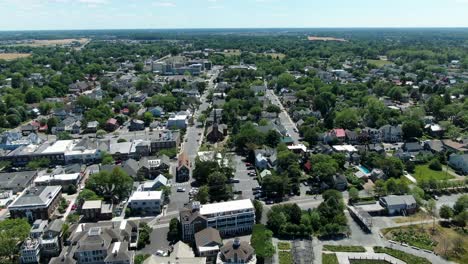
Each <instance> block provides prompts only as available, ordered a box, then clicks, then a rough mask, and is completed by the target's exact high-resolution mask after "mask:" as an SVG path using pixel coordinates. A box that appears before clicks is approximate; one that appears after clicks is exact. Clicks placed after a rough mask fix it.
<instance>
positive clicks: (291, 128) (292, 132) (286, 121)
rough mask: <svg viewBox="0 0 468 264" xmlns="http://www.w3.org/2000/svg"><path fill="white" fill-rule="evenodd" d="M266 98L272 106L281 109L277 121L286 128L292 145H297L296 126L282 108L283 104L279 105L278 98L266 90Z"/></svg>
mask: <svg viewBox="0 0 468 264" xmlns="http://www.w3.org/2000/svg"><path fill="white" fill-rule="evenodd" d="M266 97H267V98H268V99H270V101H271V103H272V104H273V105H276V106H278V107H279V108H280V109H281V112H280V114H279V116H278V117H279V119H280V121H281V124H282V125H283V126H284V128H286V130H287V131H288V134H289V136H290V137H291V138H292V139H293V140H294V144H298V143H299V138H300V136H299V133H298V132H296V131H298V130H297V127H296V124H295V123H294V122H293V121H292V119H291V117H290V116H289V114H288V112H287V111H286V109H285V108H284V107H283V104H281V102H280V100H279V98H278V96H277V95H276V94H275V92H274V91H273V90H267V91H266Z"/></svg>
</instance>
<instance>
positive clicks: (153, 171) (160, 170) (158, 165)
mask: <svg viewBox="0 0 468 264" xmlns="http://www.w3.org/2000/svg"><path fill="white" fill-rule="evenodd" d="M139 165H140V170H139V171H138V176H139V178H147V179H153V178H154V177H156V176H158V175H160V174H164V173H168V172H169V168H170V166H171V161H170V159H169V157H168V156H166V155H161V156H160V157H142V158H141V159H140V161H139Z"/></svg>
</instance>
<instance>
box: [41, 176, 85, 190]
mask: <svg viewBox="0 0 468 264" xmlns="http://www.w3.org/2000/svg"><path fill="white" fill-rule="evenodd" d="M81 177H82V174H81V173H67V174H51V175H42V176H38V177H37V178H36V179H35V180H34V184H35V185H36V186H46V185H60V186H62V188H68V187H69V186H70V185H74V186H77V185H78V183H79V182H80V180H81Z"/></svg>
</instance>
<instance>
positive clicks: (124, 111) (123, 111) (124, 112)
mask: <svg viewBox="0 0 468 264" xmlns="http://www.w3.org/2000/svg"><path fill="white" fill-rule="evenodd" d="M128 113H130V110H128V108H124V109H122V114H128Z"/></svg>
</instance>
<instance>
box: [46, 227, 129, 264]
mask: <svg viewBox="0 0 468 264" xmlns="http://www.w3.org/2000/svg"><path fill="white" fill-rule="evenodd" d="M137 241H138V225H137V224H136V223H134V222H131V221H126V220H124V221H121V222H101V223H85V224H79V225H78V226H77V227H76V229H75V230H74V231H73V232H72V234H71V236H70V237H69V239H68V240H67V241H66V243H67V244H69V246H68V248H67V249H66V250H63V251H62V253H61V255H60V256H58V257H55V258H52V259H51V261H50V262H49V263H63V262H64V261H66V263H77V264H133V259H134V255H135V253H134V251H133V250H131V249H133V248H136V245H137Z"/></svg>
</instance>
